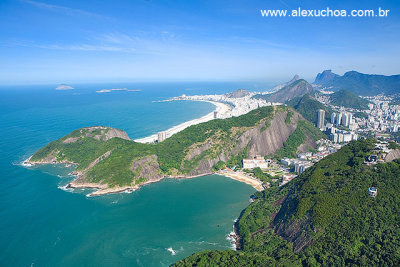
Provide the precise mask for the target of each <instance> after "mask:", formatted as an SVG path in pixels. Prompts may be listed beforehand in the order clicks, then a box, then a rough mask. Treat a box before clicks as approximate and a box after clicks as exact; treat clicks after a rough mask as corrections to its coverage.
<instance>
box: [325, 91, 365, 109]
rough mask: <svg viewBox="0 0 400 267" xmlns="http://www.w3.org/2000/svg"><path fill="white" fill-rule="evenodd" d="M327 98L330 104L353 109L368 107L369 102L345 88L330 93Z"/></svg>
mask: <svg viewBox="0 0 400 267" xmlns="http://www.w3.org/2000/svg"><path fill="white" fill-rule="evenodd" d="M329 100H330V102H331V104H332V105H335V106H339V107H342V106H343V107H346V108H354V109H368V104H369V103H370V102H369V101H368V100H366V99H363V98H361V97H359V96H356V95H355V94H353V93H351V92H349V91H347V90H340V91H338V92H335V93H333V94H331V95H330V97H329Z"/></svg>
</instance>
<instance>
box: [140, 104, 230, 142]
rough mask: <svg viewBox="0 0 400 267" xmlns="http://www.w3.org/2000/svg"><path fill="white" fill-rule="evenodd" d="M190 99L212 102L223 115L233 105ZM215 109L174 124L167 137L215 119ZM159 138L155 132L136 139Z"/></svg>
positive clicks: (146, 140) (152, 139) (147, 140)
mask: <svg viewBox="0 0 400 267" xmlns="http://www.w3.org/2000/svg"><path fill="white" fill-rule="evenodd" d="M168 101H188V100H168ZM189 101H202V102H208V103H211V104H213V105H215V106H216V109H215V110H214V111H217V112H218V114H220V115H222V116H224V114H227V113H228V112H229V111H230V110H231V109H232V108H231V106H229V105H228V104H224V103H220V102H215V101H208V100H189ZM214 111H212V112H210V113H208V114H207V115H205V116H203V117H201V118H198V119H193V120H190V121H186V122H184V123H181V124H179V125H177V126H174V127H172V128H170V129H168V130H166V132H167V137H170V136H172V135H173V134H176V133H179V132H180V131H182V130H184V129H186V128H187V127H190V126H192V125H196V124H200V123H203V122H207V121H210V120H213V119H214ZM157 138H158V136H157V134H153V135H151V136H148V137H144V138H139V139H136V140H134V141H135V142H138V143H153V142H155V141H157Z"/></svg>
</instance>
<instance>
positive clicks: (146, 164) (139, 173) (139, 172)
mask: <svg viewBox="0 0 400 267" xmlns="http://www.w3.org/2000/svg"><path fill="white" fill-rule="evenodd" d="M132 171H133V173H134V174H135V177H136V179H138V178H144V179H146V180H147V181H157V180H160V179H161V178H163V177H164V175H163V174H162V173H161V170H160V165H159V164H158V158H157V156H156V155H151V156H147V157H143V158H141V159H135V160H134V161H133V164H132Z"/></svg>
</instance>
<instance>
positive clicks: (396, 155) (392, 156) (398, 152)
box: [385, 149, 400, 162]
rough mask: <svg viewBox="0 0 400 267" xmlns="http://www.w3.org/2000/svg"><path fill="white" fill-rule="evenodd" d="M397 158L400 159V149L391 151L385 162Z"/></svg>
mask: <svg viewBox="0 0 400 267" xmlns="http://www.w3.org/2000/svg"><path fill="white" fill-rule="evenodd" d="M395 159H400V149H395V150H392V151H390V152H389V153H388V154H387V155H386V157H385V162H391V161H393V160H395Z"/></svg>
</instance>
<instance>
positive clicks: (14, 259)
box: [0, 83, 268, 266]
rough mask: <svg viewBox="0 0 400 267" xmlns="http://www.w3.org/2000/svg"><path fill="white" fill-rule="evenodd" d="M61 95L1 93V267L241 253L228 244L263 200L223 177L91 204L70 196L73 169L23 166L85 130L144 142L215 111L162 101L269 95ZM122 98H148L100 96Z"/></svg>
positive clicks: (165, 90) (86, 91) (225, 88)
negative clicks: (252, 203) (239, 222)
mask: <svg viewBox="0 0 400 267" xmlns="http://www.w3.org/2000/svg"><path fill="white" fill-rule="evenodd" d="M56 86H57V85H35V86H2V87H0V129H2V130H1V131H0V140H1V141H0V174H1V176H0V188H1V193H0V265H1V266H127V265H129V266H168V265H169V264H171V263H174V262H176V261H177V260H179V259H182V258H184V257H186V256H188V255H191V254H192V253H195V252H198V251H202V250H208V249H230V248H231V244H230V241H229V240H227V235H228V234H229V233H230V232H231V231H232V226H233V221H234V220H235V219H236V218H237V217H238V216H239V214H240V212H241V210H242V209H244V208H245V207H246V206H247V205H248V204H249V196H250V195H251V194H252V193H253V192H254V191H255V190H254V189H253V188H252V187H250V186H249V185H247V184H244V183H240V182H238V181H235V180H232V179H230V178H226V177H221V176H217V175H210V176H204V177H200V178H194V179H186V180H172V179H164V180H163V181H161V182H159V183H154V184H151V185H147V186H144V187H142V188H141V189H139V190H137V191H135V192H133V193H130V194H127V193H120V194H112V195H106V196H99V197H90V198H88V197H86V196H85V195H86V194H87V193H88V192H89V191H88V190H83V189H82V190H72V191H66V190H63V189H62V187H63V185H65V184H67V183H68V182H69V181H70V180H71V179H73V177H70V176H69V175H68V173H69V172H70V171H71V169H66V168H64V167H60V166H53V165H52V166H40V167H34V168H25V167H23V166H21V162H22V161H23V160H24V159H26V158H28V157H29V156H30V155H32V154H33V153H34V152H35V151H36V150H37V149H39V148H41V147H42V146H44V145H46V144H47V143H49V142H51V141H53V140H56V139H58V138H60V137H62V136H64V135H66V134H68V133H69V132H71V131H73V130H75V129H78V128H81V127H86V126H94V125H104V126H110V127H115V128H119V129H122V130H124V131H126V132H127V133H128V135H129V137H130V138H131V139H137V138H142V137H146V136H149V135H151V134H154V133H157V132H158V131H162V130H166V129H168V128H170V127H172V126H175V125H177V124H180V123H182V122H185V121H188V120H191V119H194V118H198V117H201V116H203V115H205V114H207V113H209V112H211V111H212V110H214V106H213V105H212V104H210V103H206V102H192V101H187V102H186V101H176V102H157V101H159V100H164V99H167V98H169V97H172V96H178V95H181V94H188V95H189V94H210V93H225V92H229V91H233V90H235V89H238V88H245V89H250V90H255V89H259V90H261V89H265V88H267V86H268V85H265V84H264V85H262V84H250V83H247V84H246V83H242V84H239V83H143V84H139V83H137V84H134V83H119V84H117V83H114V84H80V85H79V84H72V86H73V87H74V88H75V89H74V90H64V91H59V90H55V87H56ZM112 88H127V89H130V90H135V89H140V90H141V91H136V92H133V91H132V92H128V91H112V92H110V93H96V91H97V90H101V89H112Z"/></svg>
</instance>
